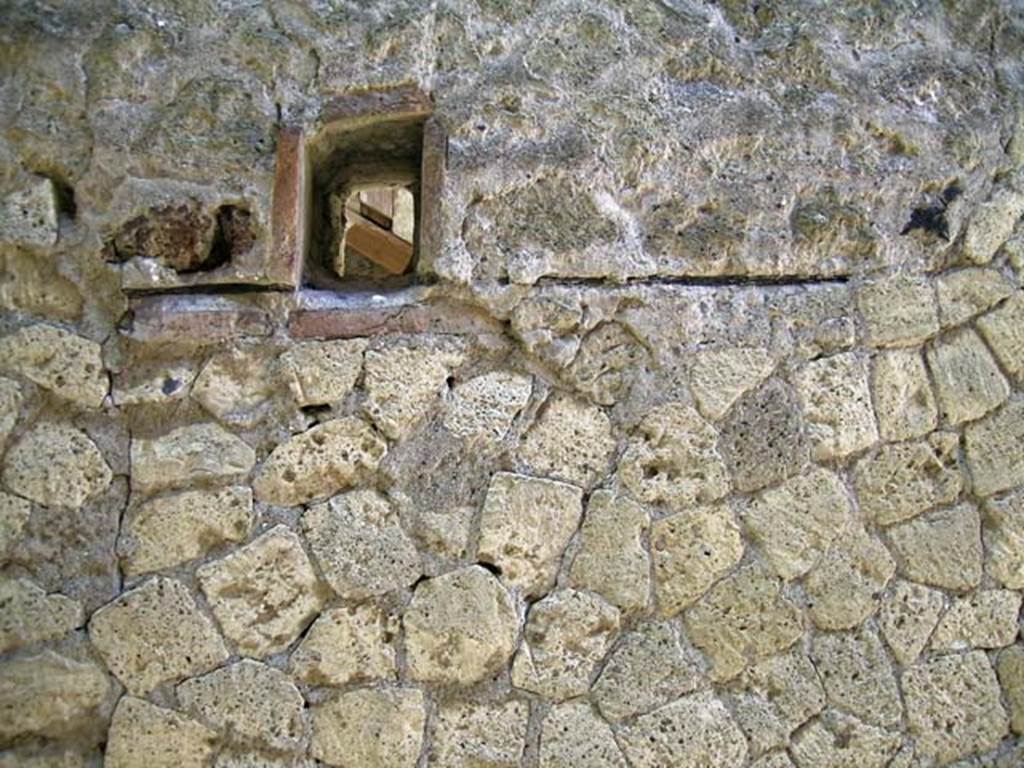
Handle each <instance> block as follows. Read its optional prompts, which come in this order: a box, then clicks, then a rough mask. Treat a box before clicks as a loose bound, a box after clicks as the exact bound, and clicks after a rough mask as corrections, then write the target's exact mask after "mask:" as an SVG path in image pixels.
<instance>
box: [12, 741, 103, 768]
mask: <svg viewBox="0 0 1024 768" xmlns="http://www.w3.org/2000/svg"><path fill="white" fill-rule="evenodd" d="M100 764H101V757H100V755H99V754H98V753H97V752H95V750H93V749H88V748H82V747H77V748H76V747H67V746H64V747H62V746H61V744H60V742H57V743H56V744H55V745H54V746H53V747H52V748H50V749H46V750H45V751H44V750H41V749H39V748H38V747H36V748H33V747H25V748H22V749H13V750H9V751H6V752H0V768H96V766H98V765H100Z"/></svg>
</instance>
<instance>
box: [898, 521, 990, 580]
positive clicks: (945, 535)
mask: <svg viewBox="0 0 1024 768" xmlns="http://www.w3.org/2000/svg"><path fill="white" fill-rule="evenodd" d="M889 536H890V541H891V542H892V548H893V552H894V553H895V554H896V557H897V559H898V560H899V561H900V572H901V573H902V574H903V575H905V576H906V577H907V578H909V579H912V580H913V581H919V582H922V583H924V584H930V585H932V586H935V587H942V588H943V589H951V590H953V591H957V592H963V591H965V590H968V589H973V588H975V587H977V586H978V585H979V584H980V583H981V570H982V549H981V522H980V519H979V517H978V510H977V508H976V507H975V506H974V505H973V504H970V503H964V504H959V505H957V506H955V507H949V508H947V509H940V510H937V511H935V512H932V513H929V514H927V515H924V516H922V517H919V518H917V519H916V520H912V521H910V522H909V523H902V524H900V525H898V526H895V527H893V528H892V529H890V531H889Z"/></svg>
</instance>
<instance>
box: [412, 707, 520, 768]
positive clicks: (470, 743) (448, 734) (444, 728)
mask: <svg viewBox="0 0 1024 768" xmlns="http://www.w3.org/2000/svg"><path fill="white" fill-rule="evenodd" d="M529 716H530V709H529V707H528V706H527V705H526V704H524V703H523V702H519V701H515V700H513V701H506V702H503V703H495V704H474V703H470V702H461V703H455V704H443V705H441V707H440V708H439V709H438V712H437V716H436V718H435V720H434V737H433V739H432V740H431V744H430V758H429V759H428V761H427V764H428V765H430V766H438V767H439V768H519V765H520V761H521V758H522V755H523V750H524V748H525V746H526V726H527V721H528V719H529Z"/></svg>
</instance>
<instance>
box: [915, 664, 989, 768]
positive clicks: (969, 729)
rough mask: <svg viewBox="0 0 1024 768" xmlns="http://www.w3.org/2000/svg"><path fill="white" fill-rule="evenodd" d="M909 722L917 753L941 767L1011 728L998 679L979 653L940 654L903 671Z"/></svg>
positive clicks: (985, 745) (980, 749) (985, 746)
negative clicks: (1000, 697)
mask: <svg viewBox="0 0 1024 768" xmlns="http://www.w3.org/2000/svg"><path fill="white" fill-rule="evenodd" d="M902 686H903V695H904V697H905V699H906V702H907V720H908V721H909V723H910V730H911V732H912V733H913V735H914V736H915V738H916V739H917V751H918V754H919V755H920V756H921V757H923V758H925V759H928V760H932V761H934V762H936V763H938V764H939V765H946V764H947V763H951V762H953V761H954V760H959V759H960V758H963V757H967V756H968V755H972V754H975V753H978V752H987V751H988V750H990V749H994V748H995V747H996V746H997V745H998V744H999V741H1000V739H1002V737H1003V736H1004V735H1005V734H1006V732H1007V729H1008V727H1009V722H1008V718H1007V716H1006V711H1005V710H1004V709H1003V705H1002V703H1001V702H1000V700H999V683H998V681H997V680H996V674H995V672H994V671H993V669H992V665H991V664H990V663H989V661H988V658H987V657H986V656H985V653H984V652H983V651H972V652H970V653H965V654H962V655H952V656H942V657H939V658H937V659H933V660H931V661H924V662H921V663H918V664H915V665H914V666H912V667H910V668H909V669H907V670H906V671H905V672H904V673H903V680H902Z"/></svg>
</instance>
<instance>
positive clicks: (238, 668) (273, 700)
mask: <svg viewBox="0 0 1024 768" xmlns="http://www.w3.org/2000/svg"><path fill="white" fill-rule="evenodd" d="M177 694H178V701H179V702H181V706H182V707H183V708H184V709H186V710H188V711H189V712H191V713H192V714H193V715H194V716H195V717H197V718H198V719H200V720H202V721H203V722H205V723H207V724H209V725H211V726H213V727H214V728H216V729H217V731H219V732H220V733H226V734H230V736H231V738H234V739H239V740H242V741H246V742H257V743H259V742H262V743H263V744H265V745H266V746H268V747H270V748H271V749H279V750H285V751H288V750H295V749H298V748H299V747H301V745H302V739H303V737H304V735H305V722H304V719H303V714H304V710H305V706H306V704H305V701H304V700H303V698H302V694H300V693H299V689H298V688H296V687H295V685H294V684H293V683H292V681H291V680H289V679H288V676H287V675H286V674H285V673H284V672H281V671H280V670H277V669H273V668H271V667H268V666H266V665H265V664H260V663H259V662H257V661H251V660H250V659H242V660H241V661H239V662H237V663H235V664H232V665H230V666H227V667H221V668H220V669H217V670H214V671H213V672H210V673H209V674H207V675H203V676H202V677H196V678H193V679H191V680H186V681H185V682H183V683H181V684H180V685H179V686H178V687H177Z"/></svg>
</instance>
